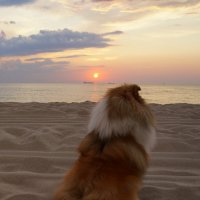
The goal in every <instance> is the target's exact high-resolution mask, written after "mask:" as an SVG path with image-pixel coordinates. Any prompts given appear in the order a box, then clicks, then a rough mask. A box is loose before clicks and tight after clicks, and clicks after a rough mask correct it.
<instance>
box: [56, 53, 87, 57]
mask: <svg viewBox="0 0 200 200" xmlns="http://www.w3.org/2000/svg"><path fill="white" fill-rule="evenodd" d="M85 56H88V55H85V54H80V55H70V56H61V57H57V58H80V57H85Z"/></svg>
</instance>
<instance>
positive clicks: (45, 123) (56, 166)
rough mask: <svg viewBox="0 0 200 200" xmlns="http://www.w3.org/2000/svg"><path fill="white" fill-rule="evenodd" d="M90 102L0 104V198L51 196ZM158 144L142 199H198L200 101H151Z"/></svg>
mask: <svg viewBox="0 0 200 200" xmlns="http://www.w3.org/2000/svg"><path fill="white" fill-rule="evenodd" d="M93 106H94V103H91V102H84V103H69V104H68V103H0V155H1V156H0V199H1V200H25V199H27V200H50V199H51V198H52V195H53V193H54V191H55V189H56V187H57V186H58V184H59V183H60V181H62V178H63V176H64V174H65V172H66V171H67V169H69V168H70V166H71V165H72V164H73V162H74V161H75V159H76V158H77V156H78V154H77V151H76V148H77V146H78V144H79V142H80V141H81V139H82V138H83V137H84V136H85V134H86V131H87V123H88V119H89V114H90V111H91V109H92V107H93ZM151 107H152V110H153V112H154V113H155V115H156V119H157V137H158V141H157V145H156V147H155V149H154V151H153V153H152V158H151V162H150V167H149V169H148V171H147V174H146V176H145V177H144V186H143V188H142V190H141V192H140V197H141V200H184V199H185V200H199V199H200V145H199V143H200V105H191V104H170V105H159V104H151Z"/></svg>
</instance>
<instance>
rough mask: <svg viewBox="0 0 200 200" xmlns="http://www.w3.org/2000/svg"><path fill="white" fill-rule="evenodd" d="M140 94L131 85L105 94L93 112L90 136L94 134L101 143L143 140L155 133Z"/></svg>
mask: <svg viewBox="0 0 200 200" xmlns="http://www.w3.org/2000/svg"><path fill="white" fill-rule="evenodd" d="M140 90H141V88H140V87H139V86H138V85H134V84H133V85H127V84H124V85H122V86H119V87H116V88H113V89H110V90H108V92H107V93H106V95H105V96H104V98H103V99H102V100H101V101H100V102H99V103H98V104H97V105H96V107H95V108H94V109H93V112H92V114H91V119H90V123H89V132H95V133H97V134H98V135H99V137H100V138H102V139H105V138H110V137H112V136H119V137H120V136H126V135H128V134H133V135H134V136H135V138H136V140H144V138H143V137H146V133H147V132H150V131H151V130H153V129H154V128H153V127H154V119H153V115H152V113H151V110H150V108H149V107H148V105H147V104H146V102H145V100H144V99H143V98H142V97H141V96H140V94H139V91H140ZM140 132H142V133H140ZM144 132H145V134H143V133H144Z"/></svg>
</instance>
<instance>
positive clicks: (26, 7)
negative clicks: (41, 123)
mask: <svg viewBox="0 0 200 200" xmlns="http://www.w3.org/2000/svg"><path fill="white" fill-rule="evenodd" d="M95 73H96V75H95V76H94V74H95ZM82 81H95V82H106V83H107V82H116V83H117V82H122V83H125V82H127V83H139V84H200V0H174V1H172V0H142V1H141V0H0V83H49V82H53V83H59V82H64V83H65V82H82Z"/></svg>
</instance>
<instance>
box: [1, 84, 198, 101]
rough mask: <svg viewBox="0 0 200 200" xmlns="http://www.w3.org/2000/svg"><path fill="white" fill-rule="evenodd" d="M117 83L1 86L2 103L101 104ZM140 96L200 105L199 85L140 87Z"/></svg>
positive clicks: (151, 99)
mask: <svg viewBox="0 0 200 200" xmlns="http://www.w3.org/2000/svg"><path fill="white" fill-rule="evenodd" d="M118 85H121V84H115V83H91V82H85V83H0V102H21V103H27V102H40V103H48V102H67V103H71V102H78V103H80V102H84V101H92V102H97V101H99V100H100V99H101V98H102V96H103V95H104V94H105V92H106V90H107V89H109V88H113V87H116V86H118ZM140 86H141V89H142V90H141V95H142V96H143V98H144V99H145V100H146V101H147V102H148V103H157V104H174V103H188V104H200V86H199V85H165V84H163V85H159V84H158V85H147V84H141V85H140Z"/></svg>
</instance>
